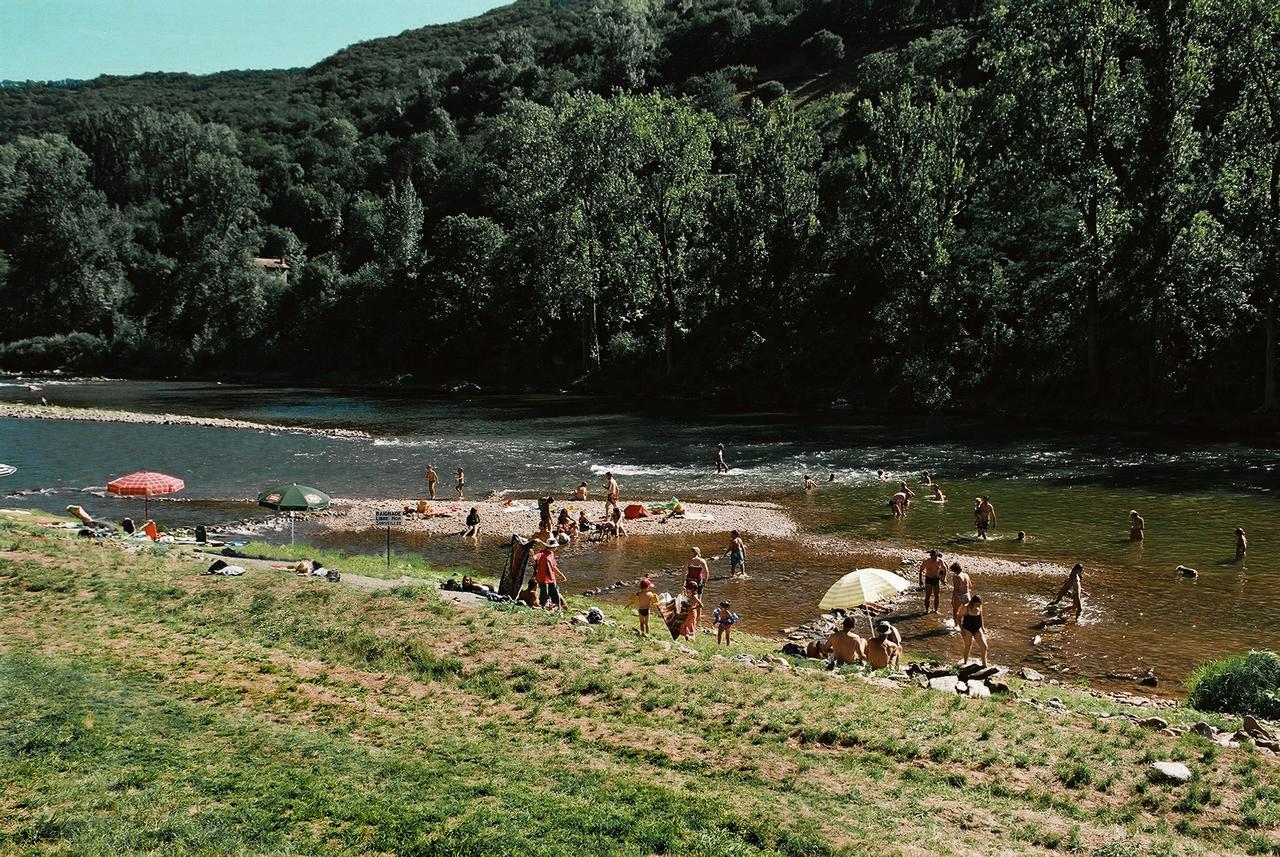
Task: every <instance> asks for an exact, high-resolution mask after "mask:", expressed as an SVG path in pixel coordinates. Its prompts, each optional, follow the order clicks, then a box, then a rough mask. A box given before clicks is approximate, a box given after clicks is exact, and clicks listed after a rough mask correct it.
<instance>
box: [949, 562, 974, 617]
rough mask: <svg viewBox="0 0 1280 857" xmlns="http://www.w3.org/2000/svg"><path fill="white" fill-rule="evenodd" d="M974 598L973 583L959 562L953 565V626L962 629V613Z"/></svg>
mask: <svg viewBox="0 0 1280 857" xmlns="http://www.w3.org/2000/svg"><path fill="white" fill-rule="evenodd" d="M972 597H973V581H972V580H970V579H969V573H968V572H967V571H965V570H964V568H963V567H962V566H961V565H960V563H958V562H953V563H951V624H952V626H953V627H955V628H959V627H960V611H961V610H962V609H964V606H965V605H966V604H968V603H969V599H970V598H972Z"/></svg>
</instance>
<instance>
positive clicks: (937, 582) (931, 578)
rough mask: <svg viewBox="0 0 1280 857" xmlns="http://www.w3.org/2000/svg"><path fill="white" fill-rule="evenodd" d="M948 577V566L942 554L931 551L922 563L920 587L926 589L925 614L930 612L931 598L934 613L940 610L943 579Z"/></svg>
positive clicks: (937, 551)
mask: <svg viewBox="0 0 1280 857" xmlns="http://www.w3.org/2000/svg"><path fill="white" fill-rule="evenodd" d="M946 576H947V564H946V563H944V562H943V561H942V552H941V551H939V550H931V551H929V555H928V556H927V557H925V559H924V562H922V563H920V574H919V579H920V586H922V587H923V588H924V612H926V613H928V612H929V596H930V595H932V596H933V612H934V613H937V612H938V609H939V599H941V597H942V579H943V578H944V577H946Z"/></svg>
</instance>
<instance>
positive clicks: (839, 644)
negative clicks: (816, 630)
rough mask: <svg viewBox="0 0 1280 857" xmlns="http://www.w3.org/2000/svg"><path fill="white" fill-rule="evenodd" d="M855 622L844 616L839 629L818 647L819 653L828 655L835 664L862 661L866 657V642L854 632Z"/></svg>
mask: <svg viewBox="0 0 1280 857" xmlns="http://www.w3.org/2000/svg"><path fill="white" fill-rule="evenodd" d="M855 624H856V623H855V622H854V621H853V617H852V616H846V617H845V620H844V623H843V624H842V625H841V627H840V630H839V631H838V632H836V633H834V634H832V635H831V636H830V637H827V641H826V643H824V644H823V645H822V646H820V647H819V651H820V653H821V654H824V655H830V656H831V657H832V658H834V659H835V662H836V663H837V664H858V663H864V662H865V661H866V659H867V643H866V640H863V639H862V638H861V637H860V636H858V635H857V634H856V633H854V627H855Z"/></svg>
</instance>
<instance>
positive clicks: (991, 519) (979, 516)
mask: <svg viewBox="0 0 1280 857" xmlns="http://www.w3.org/2000/svg"><path fill="white" fill-rule="evenodd" d="M973 517H974V522H975V523H976V524H977V526H978V538H980V539H982V540H983V541H986V540H987V531H988V530H990V529H991V528H992V526H994V525H995V522H996V507H995V506H993V505H991V498H990V497H983V498H982V500H981V501H980V502H979V503H978V506H977V508H976V509H974V510H973Z"/></svg>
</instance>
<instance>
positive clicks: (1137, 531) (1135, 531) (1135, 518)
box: [1129, 509, 1147, 542]
mask: <svg viewBox="0 0 1280 857" xmlns="http://www.w3.org/2000/svg"><path fill="white" fill-rule="evenodd" d="M1146 536H1147V522H1146V521H1144V520H1142V516H1141V515H1139V514H1138V511H1137V510H1136V509H1135V510H1133V511H1131V512H1130V513H1129V541H1131V542H1140V541H1143V540H1144V539H1145V538H1146Z"/></svg>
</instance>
